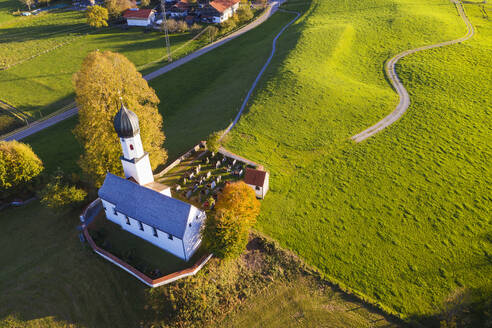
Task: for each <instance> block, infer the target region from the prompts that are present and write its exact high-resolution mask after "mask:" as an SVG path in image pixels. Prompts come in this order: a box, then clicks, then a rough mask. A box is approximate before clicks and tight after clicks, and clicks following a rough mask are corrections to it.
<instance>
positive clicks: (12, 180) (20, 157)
mask: <svg viewBox="0 0 492 328" xmlns="http://www.w3.org/2000/svg"><path fill="white" fill-rule="evenodd" d="M42 171H43V162H41V160H40V159H39V157H38V156H37V155H36V154H35V153H34V152H33V151H32V149H31V147H29V146H28V145H26V144H23V143H20V142H18V141H15V140H14V141H0V193H1V194H2V195H5V196H8V195H9V194H12V193H15V192H17V191H19V190H20V188H24V187H25V186H26V184H28V183H29V182H31V180H33V179H34V178H35V177H37V176H38V175H39V174H40V173H41V172H42Z"/></svg>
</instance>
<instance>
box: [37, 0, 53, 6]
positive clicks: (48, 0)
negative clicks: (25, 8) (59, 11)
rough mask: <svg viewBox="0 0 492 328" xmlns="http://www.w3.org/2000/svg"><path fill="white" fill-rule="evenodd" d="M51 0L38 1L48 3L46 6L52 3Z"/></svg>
mask: <svg viewBox="0 0 492 328" xmlns="http://www.w3.org/2000/svg"><path fill="white" fill-rule="evenodd" d="M50 2H51V0H38V3H46V7H48V5H49V4H50Z"/></svg>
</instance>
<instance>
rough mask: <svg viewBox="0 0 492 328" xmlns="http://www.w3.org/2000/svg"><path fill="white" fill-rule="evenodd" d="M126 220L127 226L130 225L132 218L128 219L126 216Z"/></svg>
mask: <svg viewBox="0 0 492 328" xmlns="http://www.w3.org/2000/svg"><path fill="white" fill-rule="evenodd" d="M125 218H126V224H128V225H130V218H128V216H125Z"/></svg>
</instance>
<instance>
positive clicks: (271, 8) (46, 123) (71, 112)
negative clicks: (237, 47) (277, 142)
mask: <svg viewBox="0 0 492 328" xmlns="http://www.w3.org/2000/svg"><path fill="white" fill-rule="evenodd" d="M281 3H282V1H272V2H270V3H269V5H268V8H267V9H266V12H265V13H264V14H263V15H261V16H260V17H259V18H258V19H256V20H254V21H253V22H251V23H249V24H248V25H246V26H244V27H242V28H240V29H239V30H237V31H236V32H234V33H231V34H229V35H227V36H226V37H224V38H222V39H220V40H218V41H215V42H214V43H211V44H209V45H207V46H205V47H203V48H201V49H199V50H197V51H195V52H193V53H191V54H189V55H187V56H185V57H183V58H180V59H178V60H176V61H175V62H173V63H171V64H169V65H166V66H164V67H161V68H159V69H158V70H156V71H154V72H152V73H149V74H147V75H145V76H144V79H146V80H147V81H149V80H152V79H154V78H156V77H158V76H160V75H162V74H165V73H167V72H169V71H171V70H173V69H175V68H177V67H179V66H181V65H183V64H185V63H187V62H189V61H191V60H193V59H195V58H197V57H200V56H202V55H204V54H206V53H208V52H210V51H212V50H213V49H215V48H217V47H220V46H222V45H224V44H226V43H227V42H229V41H231V40H233V39H235V38H237V37H238V36H240V35H242V34H244V33H246V32H248V31H250V30H252V29H254V28H255V27H257V26H259V25H260V24H262V23H264V22H265V21H266V20H267V19H268V18H270V17H271V16H272V15H273V14H274V13H275V12H276V11H277V10H278V7H279V6H280V4H281ZM77 113H78V108H77V107H73V108H70V109H68V110H67V111H65V112H62V113H60V114H57V115H54V116H52V117H49V118H47V119H45V120H42V121H36V122H34V123H32V124H30V125H29V126H27V127H25V128H24V129H22V130H18V131H16V132H14V133H11V134H7V135H6V136H5V137H4V138H3V139H2V140H7V141H8V140H21V139H24V138H26V137H28V136H30V135H32V134H35V133H37V132H39V131H42V130H44V129H46V128H48V127H50V126H52V125H55V124H57V123H59V122H61V121H64V120H66V119H68V118H70V117H72V116H75V115H77Z"/></svg>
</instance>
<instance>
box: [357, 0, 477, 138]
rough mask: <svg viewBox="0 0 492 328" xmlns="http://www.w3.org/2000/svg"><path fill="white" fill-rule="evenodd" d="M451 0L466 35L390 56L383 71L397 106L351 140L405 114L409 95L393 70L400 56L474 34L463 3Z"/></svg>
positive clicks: (460, 40)
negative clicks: (463, 25)
mask: <svg viewBox="0 0 492 328" xmlns="http://www.w3.org/2000/svg"><path fill="white" fill-rule="evenodd" d="M452 1H453V2H454V4H455V5H456V8H457V9H458V12H459V14H460V16H461V18H462V19H463V21H464V22H465V24H466V26H467V29H468V32H467V33H466V35H465V36H464V37H462V38H459V39H456V40H451V41H446V42H441V43H437V44H433V45H429V46H424V47H420V48H416V49H411V50H406V51H403V52H401V53H399V54H398V55H396V56H394V57H393V58H391V59H390V60H389V61H388V62H387V63H386V67H385V72H386V75H387V76H388V78H389V79H390V80H391V84H392V85H393V87H394V88H395V90H396V92H397V93H398V96H399V97H400V102H399V104H398V106H396V109H395V110H394V111H393V112H392V113H391V114H389V115H388V116H386V117H385V118H383V119H382V120H381V121H379V122H377V123H376V124H374V125H373V126H371V127H370V128H368V129H366V130H364V131H362V132H360V133H358V134H356V135H355V136H353V137H351V139H352V140H354V141H355V142H361V141H363V140H365V139H367V138H369V137H371V136H373V135H375V134H376V133H378V132H379V131H381V130H383V129H384V128H386V127H388V126H389V125H391V124H393V123H394V122H396V121H397V120H398V119H399V118H400V117H401V116H402V115H403V114H405V112H406V111H407V109H408V107H409V106H410V96H409V95H408V92H407V90H406V89H405V87H404V86H403V84H402V83H401V81H400V79H399V77H398V74H396V70H395V65H396V63H397V62H398V61H399V60H400V59H401V58H403V57H405V56H408V55H411V54H413V53H416V52H418V51H422V50H427V49H433V48H439V47H444V46H447V45H451V44H456V43H460V42H463V41H466V40H468V39H470V38H471V37H472V36H473V35H474V34H475V29H474V27H473V25H472V24H471V23H470V20H469V19H468V17H467V16H466V14H465V12H464V10H463V5H462V4H461V2H460V1H459V0H452Z"/></svg>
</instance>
